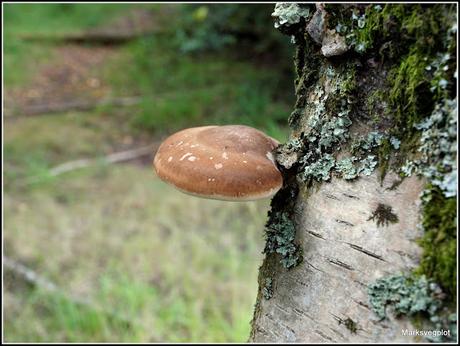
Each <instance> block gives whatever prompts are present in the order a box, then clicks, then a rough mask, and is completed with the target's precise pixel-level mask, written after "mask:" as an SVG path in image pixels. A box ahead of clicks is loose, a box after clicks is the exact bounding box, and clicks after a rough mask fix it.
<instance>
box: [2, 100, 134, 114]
mask: <svg viewBox="0 0 460 346" xmlns="http://www.w3.org/2000/svg"><path fill="white" fill-rule="evenodd" d="M141 102H142V97H140V96H131V97H119V98H109V99H104V100H96V101H93V100H73V101H67V102H61V103H54V104H53V103H51V104H38V105H29V106H25V107H21V108H18V109H5V119H17V118H19V117H18V116H16V115H15V114H21V116H20V117H23V116H31V115H39V114H52V113H65V112H69V111H81V112H83V111H89V110H92V109H95V108H98V107H102V106H122V107H123V106H133V105H136V104H139V103H141Z"/></svg>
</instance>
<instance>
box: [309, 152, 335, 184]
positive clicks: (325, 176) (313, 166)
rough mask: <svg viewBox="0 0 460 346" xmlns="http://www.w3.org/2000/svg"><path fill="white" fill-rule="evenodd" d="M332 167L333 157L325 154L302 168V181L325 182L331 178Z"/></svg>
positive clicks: (333, 163)
mask: <svg viewBox="0 0 460 346" xmlns="http://www.w3.org/2000/svg"><path fill="white" fill-rule="evenodd" d="M334 165H335V159H334V157H333V156H332V155H330V154H325V155H324V156H323V157H321V158H320V159H318V160H316V161H314V162H312V163H310V164H308V165H306V166H305V167H304V170H303V175H302V179H303V180H309V179H315V180H318V181H320V180H323V181H327V180H329V179H330V178H331V169H332V168H333V167H334Z"/></svg>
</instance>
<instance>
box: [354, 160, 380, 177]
mask: <svg viewBox="0 0 460 346" xmlns="http://www.w3.org/2000/svg"><path fill="white" fill-rule="evenodd" d="M377 164H378V161H377V160H376V156H375V155H368V156H367V157H365V158H364V159H363V160H361V162H360V163H359V167H358V175H371V174H372V172H373V171H374V169H375V167H377Z"/></svg>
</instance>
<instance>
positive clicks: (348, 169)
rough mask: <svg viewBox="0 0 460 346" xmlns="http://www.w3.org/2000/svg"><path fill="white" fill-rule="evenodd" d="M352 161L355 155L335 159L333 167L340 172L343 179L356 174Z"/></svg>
mask: <svg viewBox="0 0 460 346" xmlns="http://www.w3.org/2000/svg"><path fill="white" fill-rule="evenodd" d="M354 161H356V157H354V156H352V157H347V158H344V159H342V160H339V161H337V163H336V167H335V169H336V171H337V172H339V173H340V174H341V176H342V178H343V179H345V180H351V179H354V178H356V177H357V176H358V171H357V169H356V167H355V166H354V165H353V162H354Z"/></svg>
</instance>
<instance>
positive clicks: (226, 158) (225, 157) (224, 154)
mask: <svg viewBox="0 0 460 346" xmlns="http://www.w3.org/2000/svg"><path fill="white" fill-rule="evenodd" d="M222 157H223V158H224V159H225V160H228V155H227V153H226V152H224V153H223V154H222Z"/></svg>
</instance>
